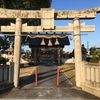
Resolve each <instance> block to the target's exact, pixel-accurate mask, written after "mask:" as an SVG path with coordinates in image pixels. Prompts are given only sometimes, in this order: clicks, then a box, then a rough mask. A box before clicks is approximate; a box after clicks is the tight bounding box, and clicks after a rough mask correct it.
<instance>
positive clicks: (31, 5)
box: [0, 0, 52, 10]
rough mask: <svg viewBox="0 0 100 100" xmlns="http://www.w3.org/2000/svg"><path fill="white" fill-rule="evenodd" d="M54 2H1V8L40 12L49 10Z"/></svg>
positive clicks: (34, 0) (1, 0)
mask: <svg viewBox="0 0 100 100" xmlns="http://www.w3.org/2000/svg"><path fill="white" fill-rule="evenodd" d="M51 2H52V0H0V7H1V8H7V9H21V10H39V9H40V8H49V7H50V5H51Z"/></svg>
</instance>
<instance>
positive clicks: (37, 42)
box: [27, 37, 70, 47]
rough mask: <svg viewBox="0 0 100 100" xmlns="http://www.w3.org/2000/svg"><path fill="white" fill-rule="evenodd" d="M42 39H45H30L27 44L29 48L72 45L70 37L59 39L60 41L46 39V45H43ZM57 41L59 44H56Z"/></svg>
mask: <svg viewBox="0 0 100 100" xmlns="http://www.w3.org/2000/svg"><path fill="white" fill-rule="evenodd" d="M42 39H43V38H30V37H28V38H27V42H28V44H29V46H34V47H64V46H65V45H70V42H69V38H68V37H64V38H58V40H56V38H51V39H47V38H44V44H41V43H42ZM56 41H58V42H57V43H58V44H56Z"/></svg>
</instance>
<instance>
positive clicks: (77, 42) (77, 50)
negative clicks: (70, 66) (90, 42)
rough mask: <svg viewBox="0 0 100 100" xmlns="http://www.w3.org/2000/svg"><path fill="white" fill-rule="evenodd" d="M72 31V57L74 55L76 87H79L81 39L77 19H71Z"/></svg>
mask: <svg viewBox="0 0 100 100" xmlns="http://www.w3.org/2000/svg"><path fill="white" fill-rule="evenodd" d="M73 29H74V48H75V50H74V55H75V77H76V86H77V87H80V84H81V62H82V53H81V37H80V21H79V19H78V18H74V19H73Z"/></svg>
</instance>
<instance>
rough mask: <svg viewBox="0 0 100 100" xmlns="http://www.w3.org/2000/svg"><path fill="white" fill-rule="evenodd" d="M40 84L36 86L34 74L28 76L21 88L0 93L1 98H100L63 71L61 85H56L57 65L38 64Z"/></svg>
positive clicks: (47, 99)
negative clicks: (66, 75)
mask: <svg viewBox="0 0 100 100" xmlns="http://www.w3.org/2000/svg"><path fill="white" fill-rule="evenodd" d="M38 69H39V75H38V79H39V84H38V86H35V79H34V74H33V75H31V76H29V77H27V79H26V81H25V82H24V83H23V84H22V85H21V88H19V89H13V90H11V91H9V92H7V93H4V94H2V95H0V99H2V100H3V99H4V100H6V99H7V100H8V99H10V100H11V99H13V100H15V99H17V100H18V99H21V100H22V99H23V100H25V99H28V100H32V99H33V100H34V99H35V100H41V99H42V100H100V98H97V97H95V96H93V95H91V94H88V93H86V92H84V91H82V90H81V89H79V88H76V87H74V86H73V85H72V84H71V83H70V82H69V80H68V79H67V78H66V77H65V76H64V75H63V74H62V73H61V75H60V85H59V86H57V85H56V72H57V67H56V66H49V65H46V66H38Z"/></svg>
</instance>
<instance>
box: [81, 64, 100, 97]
mask: <svg viewBox="0 0 100 100" xmlns="http://www.w3.org/2000/svg"><path fill="white" fill-rule="evenodd" d="M81 72H82V84H81V86H82V89H83V90H84V91H87V92H88V93H91V94H93V95H95V96H98V97H100V66H97V65H89V64H86V63H82V71H81Z"/></svg>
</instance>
